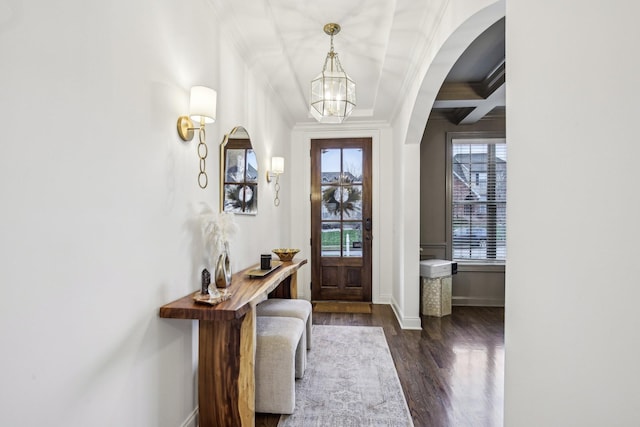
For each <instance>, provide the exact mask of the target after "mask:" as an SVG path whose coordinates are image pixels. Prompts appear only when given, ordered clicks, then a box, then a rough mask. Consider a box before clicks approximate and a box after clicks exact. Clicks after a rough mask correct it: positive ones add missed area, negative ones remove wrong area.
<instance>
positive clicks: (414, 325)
mask: <svg viewBox="0 0 640 427" xmlns="http://www.w3.org/2000/svg"><path fill="white" fill-rule="evenodd" d="M391 309H392V310H393V314H395V315H396V319H397V320H398V323H399V324H400V328H402V329H410V330H417V331H421V330H422V319H420V317H404V315H403V314H402V310H400V308H399V307H398V303H397V302H396V300H395V299H392V302H391Z"/></svg>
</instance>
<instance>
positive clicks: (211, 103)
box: [189, 86, 218, 123]
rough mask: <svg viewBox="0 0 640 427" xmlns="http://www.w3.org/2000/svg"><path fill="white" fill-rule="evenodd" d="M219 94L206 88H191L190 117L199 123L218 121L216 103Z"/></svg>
mask: <svg viewBox="0 0 640 427" xmlns="http://www.w3.org/2000/svg"><path fill="white" fill-rule="evenodd" d="M217 98H218V94H217V93H216V91H215V90H213V89H209V88H208V87H205V86H194V87H192V88H191V98H190V102H189V116H190V117H191V119H192V120H194V121H195V122H197V123H200V122H202V120H203V119H204V123H213V122H215V121H216V101H217Z"/></svg>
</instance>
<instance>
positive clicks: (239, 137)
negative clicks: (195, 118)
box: [220, 126, 258, 215]
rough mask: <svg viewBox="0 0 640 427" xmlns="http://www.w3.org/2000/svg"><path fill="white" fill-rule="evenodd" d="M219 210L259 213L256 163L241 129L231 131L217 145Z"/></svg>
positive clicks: (245, 134)
mask: <svg viewBox="0 0 640 427" xmlns="http://www.w3.org/2000/svg"><path fill="white" fill-rule="evenodd" d="M220 210H221V211H222V212H233V213H236V214H246V215H255V214H257V213H258V159H257V158H256V153H255V151H253V147H252V146H251V138H249V132H247V130H246V129H245V128H243V127H242V126H238V127H235V128H233V129H232V130H231V132H229V133H228V134H227V135H225V136H224V140H223V141H222V144H220Z"/></svg>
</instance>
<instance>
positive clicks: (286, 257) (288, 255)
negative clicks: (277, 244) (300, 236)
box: [271, 248, 300, 261]
mask: <svg viewBox="0 0 640 427" xmlns="http://www.w3.org/2000/svg"><path fill="white" fill-rule="evenodd" d="M271 252H273V253H274V254H276V255H278V258H280V261H291V260H292V259H293V257H294V256H295V255H296V254H297V253H298V252H300V249H287V248H280V249H274V250H272V251H271Z"/></svg>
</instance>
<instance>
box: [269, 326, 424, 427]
mask: <svg viewBox="0 0 640 427" xmlns="http://www.w3.org/2000/svg"><path fill="white" fill-rule="evenodd" d="M312 334H313V347H312V348H311V350H310V351H309V352H308V353H307V354H308V358H307V370H306V371H305V374H304V378H302V379H300V380H297V381H296V408H295V411H294V413H293V414H292V415H282V416H281V417H280V422H279V423H278V427H325V426H331V427H365V426H366V427H369V426H376V427H378V426H385V427H407V426H413V421H412V420H411V415H410V414H409V409H408V407H407V402H406V401H405V399H404V394H403V393H402V387H401V386H400V380H399V379H398V373H397V372H396V368H395V366H394V364H393V359H392V358H391V353H390V352H389V347H388V346H387V340H386V339H385V337H384V332H383V330H382V328H379V327H370V326H325V325H313V332H312Z"/></svg>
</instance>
